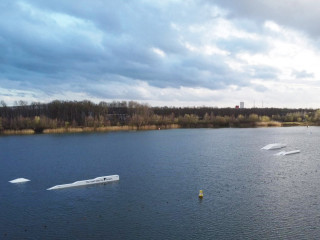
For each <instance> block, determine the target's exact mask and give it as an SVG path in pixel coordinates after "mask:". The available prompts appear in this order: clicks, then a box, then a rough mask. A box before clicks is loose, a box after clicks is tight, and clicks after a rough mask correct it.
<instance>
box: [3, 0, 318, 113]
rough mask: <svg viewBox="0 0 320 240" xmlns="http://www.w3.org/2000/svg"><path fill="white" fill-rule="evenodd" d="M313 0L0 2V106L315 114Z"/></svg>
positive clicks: (315, 25)
mask: <svg viewBox="0 0 320 240" xmlns="http://www.w3.org/2000/svg"><path fill="white" fill-rule="evenodd" d="M319 12H320V1H317V0H290V1H288V0H283V1H279V0H268V1H265V0H254V1H253V0H211V1H210V0H171V1H169V0H152V1H151V0H149V1H147V0H130V1H129V0H113V1H112V0H90V1H87V0H77V1H76V0H55V1H43V0H20V1H19V0H1V1H0V100H3V101H4V102H5V103H6V104H7V105H14V104H15V102H16V101H20V100H22V101H25V102H28V103H31V102H42V103H46V102H50V101H53V100H71V101H82V100H90V101H93V102H96V103H98V102H100V101H106V102H111V101H137V102H140V103H148V104H150V105H151V106H176V107H185V106H208V107H234V106H235V105H239V103H240V102H241V101H242V102H244V104H245V107H247V108H251V107H254V106H255V107H281V108H283V107H287V108H319V105H320V101H319V100H320V97H319V90H320V67H319V66H320V28H319V26H318V23H319V22H320V15H319Z"/></svg>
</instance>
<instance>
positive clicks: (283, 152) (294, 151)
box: [275, 150, 300, 156]
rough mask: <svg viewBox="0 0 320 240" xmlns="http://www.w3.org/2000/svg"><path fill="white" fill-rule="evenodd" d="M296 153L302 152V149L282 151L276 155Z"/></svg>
mask: <svg viewBox="0 0 320 240" xmlns="http://www.w3.org/2000/svg"><path fill="white" fill-rule="evenodd" d="M296 153H300V150H293V151H287V152H286V151H282V152H278V153H276V154H275V155H276V156H285V155H291V154H296Z"/></svg>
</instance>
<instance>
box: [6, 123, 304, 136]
mask: <svg viewBox="0 0 320 240" xmlns="http://www.w3.org/2000/svg"><path fill="white" fill-rule="evenodd" d="M290 126H308V124H306V123H303V124H302V123H295V122H287V123H281V122H276V121H272V122H256V123H253V124H250V125H248V124H244V125H238V126H236V127H234V128H251V127H290ZM177 128H219V127H213V126H207V127H203V126H199V127H182V126H180V125H179V124H170V125H163V126H157V125H147V126H141V127H137V126H108V127H97V128H94V127H68V128H55V129H44V130H43V131H42V132H41V133H43V134H59V133H60V134H61V133H90V132H116V131H138V130H162V129H177ZM36 133H39V132H36V131H35V130H33V129H23V130H5V131H3V132H2V133H1V134H0V135H32V134H36Z"/></svg>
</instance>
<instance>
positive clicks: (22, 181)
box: [9, 178, 30, 183]
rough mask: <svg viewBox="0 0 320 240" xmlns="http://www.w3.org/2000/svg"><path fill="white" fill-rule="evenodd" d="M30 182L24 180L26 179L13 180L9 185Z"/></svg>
mask: <svg viewBox="0 0 320 240" xmlns="http://www.w3.org/2000/svg"><path fill="white" fill-rule="evenodd" d="M29 181H30V180H29V179H26V178H16V179H13V180H11V181H9V182H11V183H24V182H29Z"/></svg>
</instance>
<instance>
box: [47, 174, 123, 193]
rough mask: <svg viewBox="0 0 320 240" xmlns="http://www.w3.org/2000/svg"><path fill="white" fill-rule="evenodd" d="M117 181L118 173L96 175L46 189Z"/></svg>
mask: <svg viewBox="0 0 320 240" xmlns="http://www.w3.org/2000/svg"><path fill="white" fill-rule="evenodd" d="M114 181H119V175H111V176H103V177H96V178H94V179H88V180H82V181H76V182H74V183H67V184H62V185H56V186H53V187H51V188H48V189H47V190H56V189H63V188H71V187H80V186H86V185H92V184H101V183H109V182H114Z"/></svg>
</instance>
